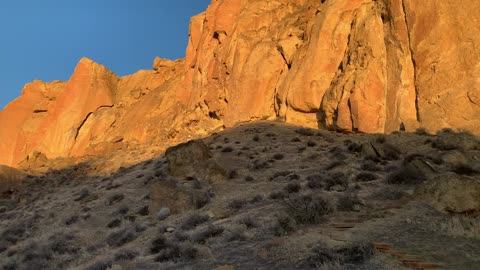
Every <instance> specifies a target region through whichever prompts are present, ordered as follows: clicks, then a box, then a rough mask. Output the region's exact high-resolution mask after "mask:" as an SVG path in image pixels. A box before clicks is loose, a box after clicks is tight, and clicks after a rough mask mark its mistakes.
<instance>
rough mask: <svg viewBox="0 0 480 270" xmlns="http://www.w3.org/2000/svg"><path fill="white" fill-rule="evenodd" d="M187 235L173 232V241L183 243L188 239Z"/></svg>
mask: <svg viewBox="0 0 480 270" xmlns="http://www.w3.org/2000/svg"><path fill="white" fill-rule="evenodd" d="M189 238H190V237H189V235H188V234H187V233H185V232H182V231H176V232H175V239H177V240H178V241H180V242H185V241H187V240H188V239H189Z"/></svg>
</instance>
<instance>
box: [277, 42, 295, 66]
mask: <svg viewBox="0 0 480 270" xmlns="http://www.w3.org/2000/svg"><path fill="white" fill-rule="evenodd" d="M277 51H278V52H279V53H280V55H281V56H282V58H283V60H284V61H285V64H286V65H287V67H288V70H290V69H291V68H292V64H291V63H288V60H287V58H286V57H285V52H284V51H283V48H282V46H280V45H278V46H277Z"/></svg>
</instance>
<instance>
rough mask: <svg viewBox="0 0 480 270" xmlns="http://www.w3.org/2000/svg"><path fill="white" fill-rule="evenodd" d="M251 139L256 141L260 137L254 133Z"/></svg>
mask: <svg viewBox="0 0 480 270" xmlns="http://www.w3.org/2000/svg"><path fill="white" fill-rule="evenodd" d="M252 140H253V141H254V142H258V141H260V137H259V136H258V135H255V136H253V138H252Z"/></svg>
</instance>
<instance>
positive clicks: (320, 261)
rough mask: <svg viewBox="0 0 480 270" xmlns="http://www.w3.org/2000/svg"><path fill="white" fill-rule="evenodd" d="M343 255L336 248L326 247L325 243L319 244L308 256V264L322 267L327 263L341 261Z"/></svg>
mask: <svg viewBox="0 0 480 270" xmlns="http://www.w3.org/2000/svg"><path fill="white" fill-rule="evenodd" d="M340 260H341V257H340V255H339V254H337V253H336V252H335V251H334V250H332V249H328V248H326V247H325V246H324V245H318V246H316V247H314V248H313V249H312V251H311V254H310V256H308V257H307V259H306V261H307V265H308V266H309V267H312V268H315V269H316V268H320V267H321V266H323V265H325V264H329V263H332V262H334V263H335V262H340Z"/></svg>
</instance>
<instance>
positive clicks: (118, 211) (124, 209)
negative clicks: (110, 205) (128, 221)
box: [117, 205, 130, 215]
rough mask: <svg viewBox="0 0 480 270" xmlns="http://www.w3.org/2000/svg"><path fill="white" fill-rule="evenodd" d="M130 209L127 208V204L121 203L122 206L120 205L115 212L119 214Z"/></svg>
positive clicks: (125, 212)
mask: <svg viewBox="0 0 480 270" xmlns="http://www.w3.org/2000/svg"><path fill="white" fill-rule="evenodd" d="M129 210H130V209H128V206H126V205H123V206H120V207H119V208H118V210H117V213H118V214H120V215H126V214H127V213H128V211H129Z"/></svg>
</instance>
